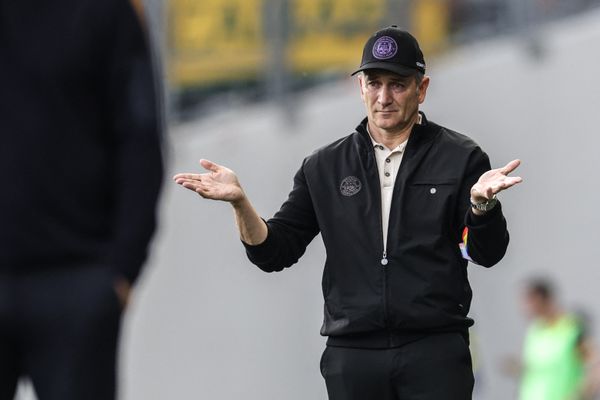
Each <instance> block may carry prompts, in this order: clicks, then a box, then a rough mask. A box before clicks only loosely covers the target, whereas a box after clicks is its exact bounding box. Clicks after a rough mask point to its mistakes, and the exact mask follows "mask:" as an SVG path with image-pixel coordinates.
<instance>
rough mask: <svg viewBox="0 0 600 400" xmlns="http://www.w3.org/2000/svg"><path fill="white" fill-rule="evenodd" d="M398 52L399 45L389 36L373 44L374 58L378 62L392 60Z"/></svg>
mask: <svg viewBox="0 0 600 400" xmlns="http://www.w3.org/2000/svg"><path fill="white" fill-rule="evenodd" d="M397 52H398V44H397V43H396V41H395V40H394V39H393V38H391V37H389V36H382V37H380V38H379V39H377V40H376V41H375V43H374V44H373V57H375V58H376V59H378V60H387V59H388V58H392V57H394V56H395V55H396V53H397Z"/></svg>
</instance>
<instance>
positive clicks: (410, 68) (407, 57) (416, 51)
mask: <svg viewBox="0 0 600 400" xmlns="http://www.w3.org/2000/svg"><path fill="white" fill-rule="evenodd" d="M367 69H383V70H386V71H390V72H394V73H396V74H398V75H403V76H410V75H414V74H415V73H417V72H422V73H425V58H423V52H422V51H421V48H420V47H419V43H418V42H417V39H415V37H414V36H413V35H411V34H410V33H408V32H406V31H403V30H402V29H400V28H398V27H397V26H396V25H392V26H390V27H388V28H384V29H382V30H380V31H377V32H375V34H374V35H373V36H371V37H370V38H369V40H367V43H366V44H365V48H364V49H363V55H362V61H361V63H360V68H359V69H357V70H356V71H354V72H353V73H352V75H355V74H357V73H359V72H360V71H364V70H367Z"/></svg>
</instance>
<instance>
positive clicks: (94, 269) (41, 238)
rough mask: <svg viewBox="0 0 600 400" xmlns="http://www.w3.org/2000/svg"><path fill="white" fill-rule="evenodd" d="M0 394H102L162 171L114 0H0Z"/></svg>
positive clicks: (138, 44)
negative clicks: (24, 382) (22, 389)
mask: <svg viewBox="0 0 600 400" xmlns="http://www.w3.org/2000/svg"><path fill="white" fill-rule="evenodd" d="M0 87H1V88H2V89H1V91H0V130H1V132H2V145H0V181H1V182H2V184H3V188H4V189H3V191H2V196H0V399H1V400H12V399H13V397H14V392H15V385H16V383H17V381H18V379H19V378H20V377H24V376H27V377H29V378H30V380H31V382H32V383H33V386H34V389H35V391H36V393H37V397H38V398H39V399H40V400H83V399H85V400H93V399H98V400H110V399H113V398H115V392H116V372H115V371H116V350H117V343H118V333H119V325H120V318H121V313H122V311H123V309H124V307H125V305H126V304H127V300H128V297H129V292H130V288H131V286H132V285H133V283H134V282H135V279H136V277H137V276H138V274H139V273H140V268H141V266H142V264H143V262H144V260H145V258H146V253H147V247H148V243H149V240H150V238H151V236H152V234H153V231H154V226H155V206H156V202H157V196H158V192H159V187H160V182H161V177H162V161H161V151H160V138H159V136H160V135H159V134H160V129H159V126H160V123H159V120H160V118H159V115H158V108H157V97H156V93H155V82H154V78H153V71H152V65H151V57H150V51H149V47H148V41H147V38H146V34H145V32H144V31H143V29H142V27H141V24H140V20H139V19H138V17H137V15H136V14H135V13H134V10H133V9H132V6H131V4H129V2H128V1H127V0H102V1H96V0H83V1H82V0H61V1H50V2H47V1H41V0H38V1H25V2H23V1H11V0H0Z"/></svg>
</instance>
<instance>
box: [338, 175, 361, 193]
mask: <svg viewBox="0 0 600 400" xmlns="http://www.w3.org/2000/svg"><path fill="white" fill-rule="evenodd" d="M360 189H362V183H361V182H360V179H358V178H357V177H355V176H347V177H345V178H344V180H342V183H341V184H340V192H341V193H342V195H344V196H346V197H350V196H354V195H355V194H356V193H358V192H360Z"/></svg>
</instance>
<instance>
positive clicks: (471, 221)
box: [459, 148, 509, 267]
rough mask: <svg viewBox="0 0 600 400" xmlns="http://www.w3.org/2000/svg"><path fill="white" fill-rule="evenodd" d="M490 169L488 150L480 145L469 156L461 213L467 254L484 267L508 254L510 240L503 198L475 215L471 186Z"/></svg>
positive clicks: (464, 250)
mask: <svg viewBox="0 0 600 400" xmlns="http://www.w3.org/2000/svg"><path fill="white" fill-rule="evenodd" d="M490 169H491V166H490V160H489V158H488V156H487V154H485V153H484V152H483V151H482V150H481V149H480V148H477V149H476V150H475V151H474V152H473V153H472V154H471V157H470V159H469V164H468V167H467V172H466V175H465V179H464V180H463V183H462V186H461V197H460V198H459V202H460V204H459V217H460V218H462V219H464V223H463V225H462V229H461V233H462V235H461V238H462V243H461V244H460V247H461V250H462V253H463V257H464V258H466V259H467V260H469V261H472V262H474V263H476V264H479V265H482V266H484V267H492V266H494V265H495V264H496V263H498V262H499V261H500V260H501V259H502V257H504V254H505V253H506V248H507V247H508V241H509V235H508V230H507V229H506V219H505V218H504V215H503V214H502V205H501V204H500V202H498V203H497V205H496V207H494V208H493V209H492V210H491V211H489V212H488V213H486V214H485V215H482V216H478V215H475V214H474V213H473V211H472V209H471V205H470V197H471V187H472V186H473V185H474V184H475V183H476V182H477V180H478V179H479V177H480V176H481V175H482V174H483V173H484V172H486V171H489V170H490Z"/></svg>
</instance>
